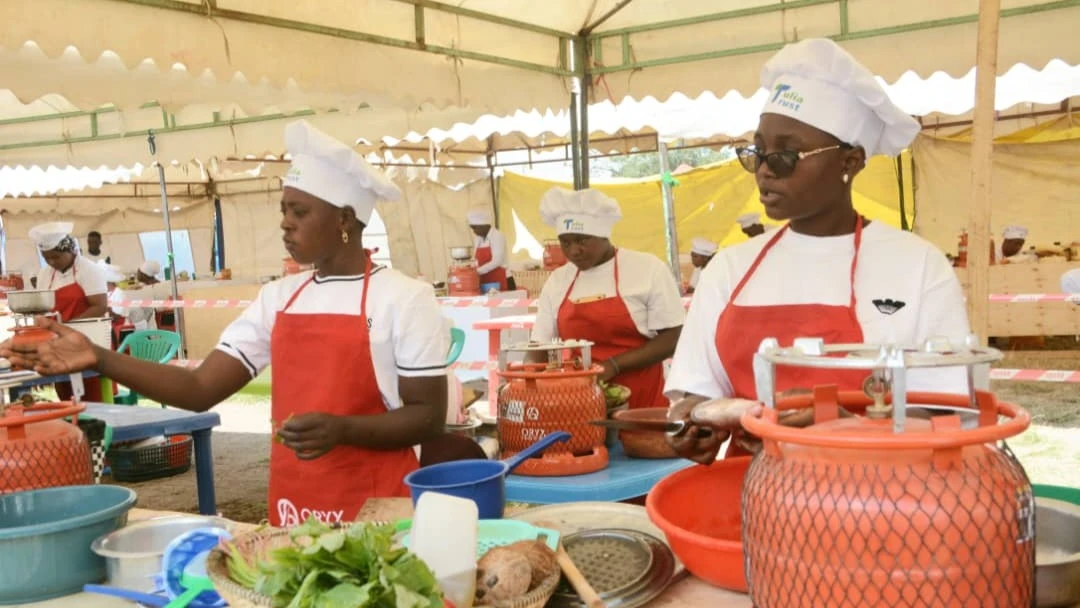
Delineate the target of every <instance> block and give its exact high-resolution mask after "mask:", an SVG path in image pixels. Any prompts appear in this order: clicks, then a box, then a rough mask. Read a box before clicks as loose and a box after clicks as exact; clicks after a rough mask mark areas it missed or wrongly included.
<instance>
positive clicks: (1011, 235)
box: [1001, 225, 1028, 239]
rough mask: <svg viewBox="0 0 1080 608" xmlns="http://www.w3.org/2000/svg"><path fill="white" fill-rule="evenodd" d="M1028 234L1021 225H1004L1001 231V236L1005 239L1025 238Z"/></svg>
mask: <svg viewBox="0 0 1080 608" xmlns="http://www.w3.org/2000/svg"><path fill="white" fill-rule="evenodd" d="M1027 235H1028V229H1027V228H1024V227H1023V226H1016V225H1013V226H1006V227H1005V230H1003V231H1002V233H1001V237H1002V238H1005V239H1026V238H1027Z"/></svg>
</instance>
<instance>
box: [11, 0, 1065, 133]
mask: <svg viewBox="0 0 1080 608" xmlns="http://www.w3.org/2000/svg"><path fill="white" fill-rule="evenodd" d="M624 4H625V6H624V7H623V8H621V9H620V10H619V11H618V12H616V13H615V14H614V15H613V16H612V17H611V18H610V19H607V20H606V21H604V22H603V23H601V24H599V26H598V27H597V28H596V32H595V34H597V35H600V36H606V37H604V38H602V40H601V42H600V43H599V47H600V53H599V55H595V54H594V56H593V58H592V60H593V62H594V67H595V68H596V70H597V71H598V72H602V71H603V70H605V69H613V68H614V67H628V66H625V65H624V61H626V60H630V61H631V62H633V64H632V65H633V66H636V67H643V68H644V69H633V70H629V69H624V70H622V71H618V72H612V73H607V74H600V75H601V76H602V77H601V78H599V79H598V81H597V82H595V83H593V86H594V88H595V89H596V91H597V94H596V95H594V99H605V98H606V99H612V100H616V101H618V100H622V99H623V98H624V97H627V96H629V97H634V98H643V97H645V96H649V95H651V96H654V97H657V98H659V99H665V98H667V97H669V96H670V95H671V94H673V93H675V92H678V91H681V92H683V93H686V94H689V95H691V96H692V97H696V96H697V95H698V94H700V93H701V92H703V91H706V90H711V89H714V88H722V89H724V90H727V89H736V90H738V91H741V92H743V93H746V94H749V93H751V92H753V91H754V90H756V89H757V75H758V69H759V67H760V66H761V64H762V63H763V61H764V60H765V58H766V57H767V56H768V55H769V54H770V53H772V52H773V50H775V49H774V47H775V45H777V44H782V43H784V42H789V41H792V40H796V39H802V38H807V37H813V36H838V37H839V38H840V39H841V40H842V41H843V44H844V45H845V46H846V47H847V48H849V49H850V50H851V51H852V52H853V53H854V54H855V55H856V56H858V57H859V58H860V60H862V61H863V62H864V63H865V64H866V65H867V66H868V67H869V68H870V69H871V70H872V71H874V72H875V73H877V74H880V75H881V76H883V77H884V78H885V79H886V80H889V81H893V80H895V79H897V78H899V77H900V75H901V74H903V72H905V71H907V70H908V69H912V70H914V71H915V72H917V73H919V74H921V75H924V76H925V75H929V74H930V73H932V72H934V71H937V70H941V71H944V72H946V73H949V74H952V75H961V74H963V73H966V72H967V71H968V69H970V67H971V66H972V64H973V63H974V49H975V46H976V43H975V42H976V41H975V33H976V23H975V22H974V20H973V19H972V15H973V13H974V10H975V7H974V4H973V3H972V2H969V1H966V0H915V1H908V2H902V3H898V2H883V1H880V0H849V1H848V2H847V3H846V11H840V10H838V8H839V3H837V2H833V1H829V0H822V1H816V2H802V3H799V6H796V7H795V8H786V9H783V10H770V9H773V8H775V7H776V6H777V5H776V4H775V1H774V0H731V1H728V2H723V3H719V2H677V3H673V2H670V1H666V0H637V1H636V2H631V3H629V4H626V3H625V2H620V1H619V0H593V1H591V2H582V1H581V0H548V1H546V2H543V3H536V2H505V1H504V0H460V1H459V2H457V3H455V5H456V6H457V7H459V8H463V9H467V10H473V11H479V12H481V13H487V14H490V15H493V16H495V17H497V18H502V19H504V20H505V19H513V20H516V21H518V22H521V23H525V24H527V25H528V26H529V29H531V30H533V31H526V29H524V28H522V27H515V26H513V25H512V24H509V23H505V22H504V23H498V24H497V23H492V22H490V21H485V20H481V19H476V18H472V17H470V16H462V15H455V14H452V13H449V12H444V11H439V10H424V11H423V32H422V44H423V45H424V46H425V47H426V48H431V49H448V50H449V51H450V52H456V53H459V54H460V53H465V54H468V53H479V54H486V55H491V56H497V57H501V58H503V59H505V60H507V61H509V62H518V63H519V64H520V63H528V64H532V65H536V66H547V67H549V68H551V69H553V70H554V69H555V67H556V66H557V63H558V57H559V54H560V53H559V46H560V38H559V37H558V35H562V36H571V35H574V34H576V33H577V32H579V31H580V30H581V29H582V28H584V27H586V26H587V25H588V24H590V23H594V22H596V21H597V20H598V19H599V18H600V17H601V16H603V15H605V14H606V13H608V12H609V11H611V10H612V9H614V8H616V7H618V6H619V5H624ZM1008 5H1009V8H1011V9H1013V10H1015V11H1021V12H1023V11H1024V9H1025V8H1030V7H1038V8H1039V9H1040V10H1039V11H1038V12H1032V13H1029V14H1019V15H1017V16H1011V15H1012V14H1011V13H1006V17H1007V18H1006V19H1003V21H1002V25H1001V35H1000V43H999V62H998V65H999V66H1002V70H1005V69H1008V68H1009V67H1011V66H1012V65H1014V64H1017V63H1026V64H1028V65H1032V66H1036V67H1041V66H1042V65H1044V64H1045V63H1046V61H1048V60H1049V59H1051V58H1054V57H1060V58H1062V59H1064V60H1066V61H1068V62H1069V63H1078V62H1080V49H1078V48H1077V45H1076V44H1073V39H1074V35H1075V24H1076V23H1077V20H1078V19H1080V6H1076V5H1072V4H1064V5H1063V3H1049V4H1047V3H1045V1H1042V2H1041V1H1040V0H1017V1H1015V2H1010V3H1008ZM1062 5H1063V6H1062ZM162 6H173V7H174V8H175V9H176V10H172V9H165V8H160V7H162ZM841 12H845V13H846V23H845V22H842V20H841ZM718 13H720V14H724V17H725V18H723V19H716V20H711V21H709V22H707V23H697V24H689V25H683V26H681V27H666V28H654V29H650V30H648V31H644V32H634V33H631V34H628V35H629V38H628V39H627V40H626V45H627V47H628V51H629V53H628V54H629V57H624V56H623V48H624V40H623V38H622V37H621V33H623V31H624V28H635V27H640V26H645V25H649V24H656V23H659V22H677V21H679V20H684V19H700V18H701V17H703V16H706V15H710V14H718ZM256 20H258V21H262V22H263V23H255V22H254V21H256ZM0 21H2V22H3V23H4V24H5V28H4V32H3V34H2V37H0V47H3V48H4V49H6V51H7V53H8V54H9V55H10V54H11V53H15V54H18V53H19V51H20V50H21V49H22V48H23V45H24V44H25V43H26V42H28V41H33V42H35V43H36V44H37V45H38V46H39V47H40V49H41V51H42V52H43V55H44V57H47V58H53V59H52V60H53V61H55V60H56V59H55V58H58V57H60V56H61V55H62V54H63V53H64V52H65V50H66V49H68V47H74V48H75V49H77V51H78V54H79V55H80V56H81V58H82V61H81V62H78V61H74V60H72V61H71V62H69V65H67V66H65V67H64V68H63V69H64V73H65V75H66V76H67V78H65V79H63V81H60V82H58V81H57V79H56V78H55V76H56V72H55V71H54V69H59V68H55V66H52V67H53V68H54V69H42V67H43V64H42V63H41V61H42V59H41V57H38V58H33V59H28V58H21V59H18V60H13V59H12V58H10V57H9V58H8V59H7V60H5V67H6V68H15V69H5V70H4V73H5V75H6V77H7V78H10V79H11V80H13V81H15V82H17V83H18V88H17V89H15V90H16V93H17V94H18V95H19V97H20V99H22V100H23V101H24V102H27V101H32V100H34V99H36V98H38V97H40V96H41V95H44V94H46V93H59V94H62V95H64V96H65V97H66V98H68V99H70V100H72V101H73V102H74V103H76V104H77V105H79V106H80V107H83V108H87V107H95V106H98V105H100V104H104V103H117V104H119V105H120V106H121V107H129V106H132V105H135V106H137V105H139V104H141V103H142V102H144V101H146V100H148V99H156V100H158V101H160V102H161V103H163V104H164V105H165V106H166V107H170V108H175V107H177V106H181V105H184V104H186V103H191V102H192V101H194V100H196V99H200V100H205V99H206V98H207V95H208V94H209V93H217V94H224V95H227V97H219V98H218V100H222V101H224V100H228V101H236V100H238V99H239V98H244V99H245V101H246V102H247V103H253V104H256V105H257V104H258V103H263V102H265V97H262V98H260V96H259V93H258V92H251V91H249V92H246V93H243V94H240V95H238V94H237V93H236V92H235V91H224V90H222V91H212V90H210V89H213V88H215V87H228V86H229V84H230V83H232V82H233V81H234V80H235V79H236V78H237V75H238V74H239V75H242V76H243V78H244V80H246V81H247V82H248V83H256V84H257V85H260V86H261V85H263V84H265V85H266V86H267V87H270V88H269V89H265V90H264V93H271V92H273V93H276V92H277V91H278V90H286V89H288V88H289V87H290V86H291V85H293V84H295V91H293V92H295V96H292V93H293V92H290V94H289V96H291V97H292V99H294V100H295V101H296V102H298V103H299V102H301V101H303V102H304V103H305V104H306V105H311V106H316V107H317V106H318V105H319V103H318V102H319V101H320V100H321V102H322V103H328V102H331V101H336V100H341V99H346V98H351V99H355V98H356V97H357V96H363V97H364V98H365V99H364V100H365V101H368V102H369V103H373V104H374V103H376V102H379V103H381V102H384V101H386V102H390V103H394V104H396V105H399V106H401V107H415V106H418V105H420V104H422V103H424V102H431V103H434V104H435V105H436V106H439V107H444V106H447V105H455V106H462V107H466V106H467V107H469V108H471V109H472V110H473V111H475V112H476V115H479V114H481V113H484V112H496V113H508V112H510V111H513V110H515V109H518V108H529V109H531V108H538V109H541V110H543V109H547V108H558V107H562V106H563V105H565V103H566V93H567V91H568V90H569V89H568V86H567V83H566V78H565V77H562V76H558V75H555V74H550V73H543V72H541V71H535V70H528V69H521V68H520V67H511V66H508V65H496V64H495V63H490V62H486V61H478V60H474V59H471V58H468V57H464V58H462V57H458V58H451V57H448V56H446V55H440V54H433V53H427V52H422V51H417V50H411V49H410V48H407V47H409V46H414V47H418V46H419V45H420V44H421V43H418V42H417V31H416V7H415V6H414V5H413V3H411V2H402V1H398V0H321V1H320V2H295V1H293V0H216V1H215V2H207V1H205V0H180V1H179V2H171V3H166V2H157V1H154V0H140V1H139V2H133V1H129V0H128V1H116V0H111V1H105V0H6V1H5V2H3V3H0ZM935 22H936V23H939V24H940V23H946V24H948V25H947V26H942V27H928V26H927V24H933V23H935ZM542 28H549V29H547V30H545V29H542ZM537 30H539V31H537ZM357 33H363V34H371V35H376V36H380V37H381V39H382V40H384V41H386V42H387V44H373V43H372V42H368V41H361V40H357V39H355V38H356V37H357V36H356V35H357ZM754 47H759V48H762V52H760V53H755V54H747V49H752V48H754ZM731 49H739V50H738V51H737V52H734V53H733V54H731V55H730V56H720V57H717V58H713V59H706V60H703V61H695V62H689V63H677V64H670V65H669V64H668V62H669V61H670V60H671V58H672V57H675V56H689V55H697V56H699V57H708V56H710V55H709V54H710V53H714V54H720V55H723V54H724V53H725V51H729V50H731ZM106 51H113V52H114V53H115V54H116V56H117V60H116V61H104V59H103V58H102V55H103V53H105V52H106ZM147 60H150V61H152V62H153V65H149V64H146V63H145V62H146V61H147ZM117 61H118V62H119V63H117ZM175 64H182V65H183V66H184V68H185V71H186V74H174V73H172V68H173V66H174V65H175ZM133 71H134V72H141V73H143V74H141V75H140V76H139V77H131V75H130V74H129V75H127V76H126V77H125V76H119V75H120V74H121V73H122V72H133ZM152 72H156V73H157V74H153V73H152ZM207 72H209V74H207ZM402 75H407V77H406V78H403V77H402ZM711 75H716V77H715V78H713V77H711ZM205 78H209V79H210V80H204V79H205ZM95 81H97V83H98V84H97V85H96V86H87V85H92V84H94V82H95ZM211 82H212V84H211ZM335 98H336V100H335ZM260 99H262V101H261V102H260ZM309 102H315V103H309ZM275 105H276V102H275ZM347 105H349V104H347V103H345V104H338V107H341V106H347ZM249 109H251V108H249Z"/></svg>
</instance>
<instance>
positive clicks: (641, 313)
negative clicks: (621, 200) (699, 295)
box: [532, 188, 686, 408]
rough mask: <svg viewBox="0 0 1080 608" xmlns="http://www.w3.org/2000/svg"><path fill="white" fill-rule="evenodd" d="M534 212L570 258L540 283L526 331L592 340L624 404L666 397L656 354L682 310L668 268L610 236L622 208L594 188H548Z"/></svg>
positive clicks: (666, 348) (667, 343) (667, 348)
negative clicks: (624, 390)
mask: <svg viewBox="0 0 1080 608" xmlns="http://www.w3.org/2000/svg"><path fill="white" fill-rule="evenodd" d="M540 215H541V217H542V218H543V219H544V222H545V223H547V225H549V226H552V227H554V228H555V231H556V232H557V233H558V235H559V244H560V245H561V246H562V251H563V254H565V255H566V259H567V260H569V261H570V263H569V264H565V265H563V266H561V267H559V268H558V269H556V270H554V271H553V272H552V273H551V276H549V277H548V280H547V282H546V283H544V287H543V289H542V290H541V291H540V298H539V301H538V303H537V313H536V324H535V325H534V326H533V330H532V339H533V340H535V341H538V342H550V341H551V340H553V339H555V338H559V339H562V340H588V341H590V342H593V343H594V346H593V347H592V357H593V360H594V361H596V362H598V363H600V364H602V365H603V367H604V371H603V373H602V374H601V376H600V379H601V380H604V381H608V380H610V381H611V382H614V383H617V384H621V385H624V386H626V387H628V388H629V389H630V407H631V408H642V407H658V406H663V405H666V404H667V401H666V400H665V399H664V395H663V388H664V369H663V362H664V360H665V359H667V358H668V357H670V356H671V353H672V352H674V350H675V343H676V342H677V341H678V339H679V331H680V329H681V327H682V324H683V319H684V318H685V316H686V313H685V310H684V309H683V305H682V298H681V297H680V296H679V287H678V285H677V284H676V283H675V278H674V277H673V276H672V275H671V270H670V269H669V268H668V267H667V265H666V264H664V263H663V262H662V261H660V259H659V258H657V257H656V256H654V255H652V254H648V253H642V252H639V251H632V250H629V249H617V248H616V247H615V246H614V245H613V244H612V243H611V240H610V238H611V230H612V228H613V227H614V226H615V223H616V222H618V221H619V219H620V218H621V217H622V211H621V210H620V209H619V204H618V203H616V202H615V200H614V199H612V198H611V197H609V196H607V195H606V194H604V193H602V192H599V191H597V190H580V191H576V192H575V191H571V190H564V189H562V188H553V189H552V190H549V191H548V192H547V193H546V194H544V197H543V198H542V199H541V200H540Z"/></svg>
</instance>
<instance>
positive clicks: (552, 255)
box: [544, 239, 566, 270]
mask: <svg viewBox="0 0 1080 608" xmlns="http://www.w3.org/2000/svg"><path fill="white" fill-rule="evenodd" d="M564 264H566V256H565V255H563V250H562V245H560V244H559V241H558V239H548V240H546V241H544V270H555V269H556V268H558V267H560V266H562V265H564Z"/></svg>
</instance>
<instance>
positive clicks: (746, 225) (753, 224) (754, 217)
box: [735, 213, 776, 238]
mask: <svg viewBox="0 0 1080 608" xmlns="http://www.w3.org/2000/svg"><path fill="white" fill-rule="evenodd" d="M735 223H736V224H738V225H739V228H741V229H742V232H743V234H745V235H746V236H748V237H750V238H754V237H755V236H758V235H759V234H765V233H766V232H772V231H773V230H776V226H772V225H770V226H765V225H764V224H762V223H761V214H760V213H744V214H742V215H740V216H739V217H737V218H735Z"/></svg>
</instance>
